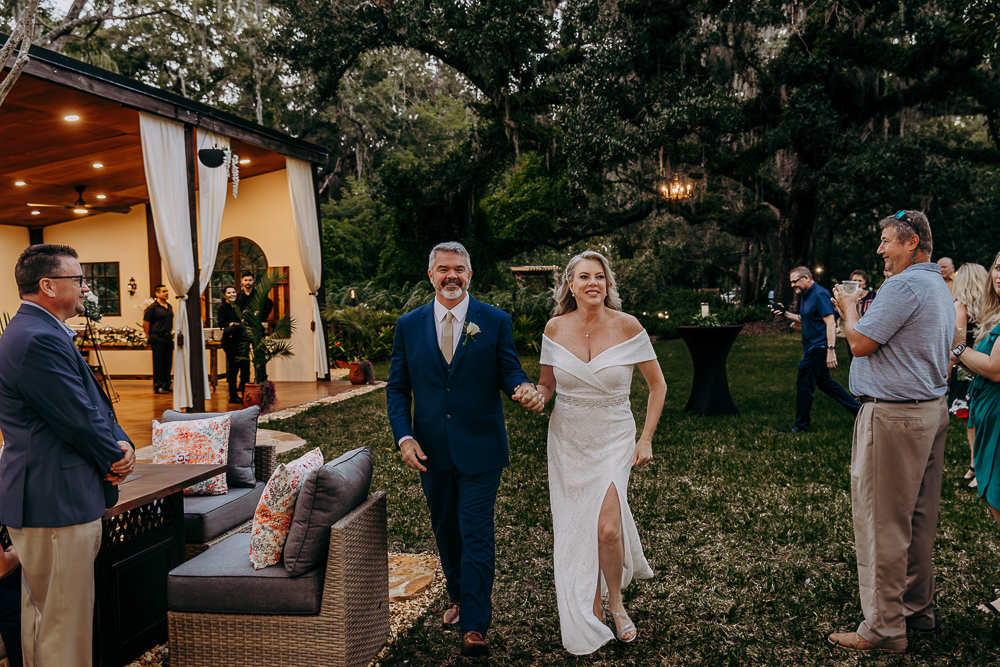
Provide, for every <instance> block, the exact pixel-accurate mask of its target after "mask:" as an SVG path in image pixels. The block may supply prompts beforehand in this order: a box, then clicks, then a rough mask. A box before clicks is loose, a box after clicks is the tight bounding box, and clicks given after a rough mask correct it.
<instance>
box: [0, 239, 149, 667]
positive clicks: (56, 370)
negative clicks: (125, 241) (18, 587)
mask: <svg viewBox="0 0 1000 667" xmlns="http://www.w3.org/2000/svg"><path fill="white" fill-rule="evenodd" d="M14 278H15V280H16V281H17V289H18V292H19V293H20V296H21V300H22V304H21V307H20V309H19V310H18V311H17V314H16V315H15V316H14V317H13V319H11V321H10V324H8V325H7V328H6V329H5V330H4V332H3V335H2V336H0V431H2V432H3V437H4V449H3V456H2V457H0V523H2V524H4V525H6V526H7V530H8V532H9V534H10V539H11V542H13V544H14V547H15V549H16V550H17V554H18V556H19V558H20V560H21V569H22V587H23V589H24V597H23V604H24V606H25V608H24V610H23V615H22V619H23V621H24V622H23V623H22V626H21V645H22V648H23V651H24V664H25V665H61V666H62V665H66V666H69V665H90V664H91V661H92V657H91V656H92V637H93V613H94V559H95V558H96V557H97V551H98V549H99V548H100V546H101V516H102V515H103V514H104V510H105V509H106V508H107V507H111V506H113V505H114V504H115V502H117V500H118V487H117V484H118V483H120V482H121V481H123V480H124V479H125V477H126V476H128V474H129V473H130V472H131V471H132V467H133V465H134V463H135V454H134V453H133V451H132V446H131V441H130V440H129V439H128V436H126V435H125V432H124V431H123V430H122V429H121V427H120V426H119V425H118V424H117V422H116V421H115V416H114V412H113V411H112V409H111V403H110V401H109V400H108V399H107V396H105V395H104V392H103V391H102V390H101V389H100V387H99V386H98V385H97V381H96V379H95V378H94V376H93V374H92V373H91V372H90V369H89V367H88V366H87V363H86V362H85V361H84V359H83V357H82V356H81V355H80V352H79V351H78V350H77V349H76V347H75V346H74V345H73V335H74V332H73V331H72V330H71V329H70V328H69V327H67V326H66V325H65V324H64V321H65V320H67V319H69V318H70V317H73V316H75V315H77V314H79V313H82V312H83V300H84V297H85V295H86V294H87V292H89V291H90V290H89V289H88V287H87V284H86V283H85V282H84V280H83V271H82V270H81V268H80V263H79V262H78V261H77V259H76V251H75V250H73V249H72V248H70V247H69V246H59V245H50V244H40V245H33V246H30V247H28V248H27V249H25V251H24V252H22V253H21V256H20V257H19V258H18V260H17V264H16V265H15V267H14Z"/></svg>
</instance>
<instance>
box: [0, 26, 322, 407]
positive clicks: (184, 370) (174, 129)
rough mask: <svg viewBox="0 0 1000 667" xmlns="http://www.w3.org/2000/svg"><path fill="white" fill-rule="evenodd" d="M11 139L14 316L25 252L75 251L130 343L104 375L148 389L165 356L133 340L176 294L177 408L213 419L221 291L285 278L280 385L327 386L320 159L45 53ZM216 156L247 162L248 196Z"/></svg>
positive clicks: (11, 117) (31, 66)
mask: <svg viewBox="0 0 1000 667" xmlns="http://www.w3.org/2000/svg"><path fill="white" fill-rule="evenodd" d="M5 40H6V36H5V35H0V42H2V41H5ZM12 63H13V59H12V60H11V61H10V62H9V63H7V64H6V67H5V69H8V68H9V66H10V65H11V64H12ZM0 133H2V136H3V141H0V266H6V267H7V269H6V270H4V271H0V315H2V313H4V312H6V313H9V314H11V315H13V313H14V312H16V310H17V308H18V306H19V298H18V295H17V289H16V285H15V282H14V277H13V266H14V263H15V261H16V258H17V256H18V255H19V254H20V253H21V251H22V250H23V249H24V248H25V247H26V246H28V245H29V244H33V243H62V244H67V245H71V246H73V247H74V248H76V250H77V251H78V253H79V255H80V257H79V259H80V262H81V264H82V265H83V266H84V272H85V274H86V275H87V276H88V282H89V283H90V285H91V287H92V289H93V288H96V291H97V292H98V294H99V296H100V297H101V300H102V306H103V308H104V310H105V315H104V317H103V319H102V320H101V322H100V324H99V325H98V326H100V327H102V328H105V331H106V332H107V333H109V336H110V337H111V338H113V339H115V340H118V341H120V342H121V343H122V344H121V345H113V346H105V347H104V348H103V350H102V352H103V357H104V365H105V368H104V369H103V370H104V372H105V373H108V374H110V375H111V376H112V377H127V378H143V377H147V376H149V375H150V373H151V355H150V353H149V352H148V351H145V352H143V351H142V349H136V348H134V347H129V345H128V344H127V340H126V339H127V338H128V334H127V332H119V330H120V329H123V328H124V327H130V328H132V329H139V328H141V321H142V315H143V304H144V302H146V301H147V300H148V297H150V296H151V295H152V292H153V288H154V287H155V286H156V285H157V284H161V283H162V284H165V285H167V287H168V289H169V290H170V292H171V295H172V297H175V298H176V299H177V300H176V301H174V298H172V299H171V300H172V301H174V312H175V328H176V329H178V331H177V335H176V343H177V344H176V345H175V358H174V396H173V407H174V408H175V409H188V410H190V411H194V412H200V411H204V410H205V401H206V397H207V396H209V394H210V391H211V390H210V387H209V383H208V379H207V376H208V375H209V373H208V368H207V363H206V360H207V359H208V356H207V355H206V354H205V350H204V347H203V346H202V345H200V344H199V345H190V344H183V343H184V341H199V342H201V341H202V340H204V338H205V337H206V335H205V331H206V330H209V335H208V337H209V338H211V337H212V336H211V333H212V332H211V331H210V330H211V329H212V328H213V326H214V324H215V317H216V313H217V309H218V305H219V303H220V302H221V300H222V298H223V297H222V287H223V286H224V285H227V284H234V283H235V284H238V283H239V276H240V273H241V272H242V271H243V270H247V269H249V270H252V271H254V272H255V273H256V274H258V275H259V274H261V273H263V271H264V270H265V269H267V268H279V269H280V270H281V271H282V272H284V273H286V274H287V280H285V281H284V282H283V283H282V284H281V285H279V286H278V287H276V288H275V290H274V291H273V292H272V293H271V297H272V300H273V301H274V302H275V308H274V314H273V315H272V318H277V317H279V316H281V315H283V314H284V313H290V314H291V315H292V317H293V318H294V320H295V322H296V328H295V331H294V333H293V334H292V336H291V343H292V349H293V351H294V357H293V358H292V359H288V360H276V361H274V362H272V363H271V364H269V366H268V376H269V379H272V380H276V381H300V382H301V381H310V382H315V381H316V380H317V379H323V378H328V377H329V374H328V365H327V357H326V343H325V338H324V331H323V330H324V327H323V326H321V323H320V319H319V308H320V306H321V299H322V295H321V289H320V288H321V286H322V275H321V266H322V264H321V260H320V239H321V232H320V226H319V217H318V214H317V212H318V205H317V200H316V194H317V189H316V182H317V181H316V179H317V168H318V167H321V166H323V165H325V164H326V163H327V160H328V155H327V153H326V151H325V149H323V148H322V147H321V146H318V145H315V144H312V143H309V142H306V141H302V140H300V139H296V138H294V137H291V136H288V135H286V134H282V133H280V132H277V131H275V130H272V129H270V128H267V127H263V126H261V125H258V124H256V123H252V122H249V121H246V120H243V119H241V118H239V117H237V116H234V115H232V114H229V113H226V112H224V111H221V110H218V109H214V108H212V107H209V106H206V105H204V104H200V103H198V102H194V101H191V100H188V99H185V98H183V97H180V96H177V95H174V94H172V93H169V92H165V91H162V90H158V89H156V88H153V87H151V86H148V85H145V84H142V83H139V82H136V81H133V80H131V79H128V78H126V77H123V76H120V75H118V74H115V73H112V72H109V71H106V70H102V69H99V68H96V67H93V66H90V65H87V64H85V63H82V62H80V61H77V60H73V59H71V58H67V57H65V56H62V55H59V54H57V53H53V52H50V51H46V50H43V49H37V48H35V47H32V49H31V51H30V60H29V62H28V64H27V66H26V67H25V70H24V72H23V74H22V75H21V78H20V79H19V80H18V81H17V83H16V84H15V85H14V88H13V90H12V91H11V93H10V95H9V96H8V97H7V99H6V101H5V102H4V104H3V106H2V107H0ZM202 148H229V149H230V150H231V152H232V153H233V154H235V155H237V156H238V157H239V165H238V191H237V188H236V185H237V184H236V183H233V182H232V181H233V179H231V178H230V177H229V176H230V173H229V170H228V169H226V168H225V167H221V168H215V169H212V168H209V167H208V166H206V165H205V164H203V163H202V162H201V161H199V160H198V158H197V155H198V151H199V150H200V149H202ZM30 204H36V206H32V205H30ZM74 323H75V322H74V320H70V322H69V324H70V325H73V324H74ZM79 323H80V324H82V323H83V318H80V320H79ZM108 328H110V330H111V331H110V332H109V331H108ZM119 333H120V335H119ZM323 393H324V394H325V393H326V392H323Z"/></svg>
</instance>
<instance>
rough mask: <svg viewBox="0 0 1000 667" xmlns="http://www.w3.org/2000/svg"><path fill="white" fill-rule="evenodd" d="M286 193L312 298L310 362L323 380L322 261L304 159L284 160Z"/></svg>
mask: <svg viewBox="0 0 1000 667" xmlns="http://www.w3.org/2000/svg"><path fill="white" fill-rule="evenodd" d="M285 165H286V167H287V169H286V172H287V174H288V192H289V194H290V195H291V198H292V217H293V218H294V220H295V225H294V227H293V229H294V230H295V244H296V246H298V249H299V259H300V260H301V261H302V269H303V270H304V271H305V274H306V282H307V283H308V287H309V292H310V296H311V297H312V321H313V322H314V323H315V325H316V326H315V331H313V362H314V364H315V370H316V377H317V378H321V377H324V376H325V375H326V374H327V373H329V372H330V367H329V362H328V361H327V357H326V341H325V339H324V338H323V320H322V319H321V318H320V315H319V300H318V299H317V298H316V295H317V294H318V293H319V290H320V287H321V285H320V277H321V275H322V268H323V258H322V254H321V251H320V239H319V218H318V217H317V215H316V191H315V189H314V188H313V177H312V167H311V166H310V165H309V163H308V162H305V161H304V160H297V159H295V158H290V157H286V158H285Z"/></svg>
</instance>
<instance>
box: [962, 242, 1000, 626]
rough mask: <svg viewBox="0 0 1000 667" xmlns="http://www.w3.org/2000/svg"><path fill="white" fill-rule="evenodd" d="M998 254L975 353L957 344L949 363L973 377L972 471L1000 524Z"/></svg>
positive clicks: (992, 606) (996, 607)
mask: <svg viewBox="0 0 1000 667" xmlns="http://www.w3.org/2000/svg"><path fill="white" fill-rule="evenodd" d="M997 338H1000V254H997V256H996V258H995V259H994V260H993V265H992V267H991V269H990V274H989V283H988V284H987V287H986V290H985V292H984V295H983V301H982V303H981V308H980V311H979V332H978V333H977V334H976V340H975V343H976V349H975V350H972V349H967V348H966V346H965V345H962V344H959V345H956V346H955V349H954V350H952V355H951V356H952V361H957V363H959V364H961V365H963V366H965V367H966V368H968V369H969V370H970V371H971V372H973V373H975V374H976V377H975V378H973V380H972V387H971V388H970V390H969V396H970V406H969V424H970V425H973V426H974V427H975V438H976V439H975V447H974V451H975V453H976V454H975V459H976V460H975V470H976V478H977V479H978V480H979V486H978V491H979V497H980V498H982V499H984V500H985V501H986V503H987V505H988V506H989V508H990V512H991V513H992V514H993V519H994V520H995V521H996V522H997V523H998V524H1000V461H998V460H997V455H998V454H1000V345H996V341H997ZM978 609H979V610H980V611H983V612H986V613H991V614H997V613H1000V600H994V601H993V602H987V603H985V604H981V605H979V607H978Z"/></svg>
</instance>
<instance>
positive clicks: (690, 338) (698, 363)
mask: <svg viewBox="0 0 1000 667" xmlns="http://www.w3.org/2000/svg"><path fill="white" fill-rule="evenodd" d="M742 329H743V325H742V324H737V325H731V326H724V327H677V331H678V333H679V334H680V336H681V338H682V339H683V340H684V343H685V344H687V347H688V351H689V352H690V353H691V360H692V361H693V362H694V380H693V382H692V384H691V397H690V398H689V399H688V402H687V405H686V406H685V407H684V411H685V412H693V413H695V414H698V415H736V414H739V411H738V410H737V409H736V404H735V403H733V397H732V394H730V393H729V378H728V377H727V376H726V360H727V359H728V358H729V350H730V349H731V348H732V347H733V343H734V342H735V341H736V337H737V336H738V335H739V333H740V331H741V330H742Z"/></svg>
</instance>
